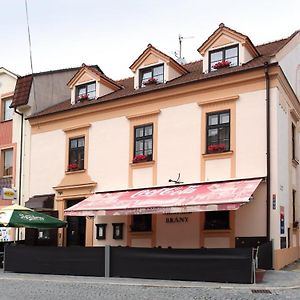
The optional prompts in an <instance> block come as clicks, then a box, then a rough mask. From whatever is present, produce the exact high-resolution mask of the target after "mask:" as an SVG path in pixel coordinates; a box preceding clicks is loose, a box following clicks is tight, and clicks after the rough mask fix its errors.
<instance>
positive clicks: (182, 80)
mask: <svg viewBox="0 0 300 300" xmlns="http://www.w3.org/2000/svg"><path fill="white" fill-rule="evenodd" d="M294 35H295V33H294V34H293V35H292V36H290V37H288V38H286V39H282V40H279V41H275V42H271V43H267V44H263V45H259V46H257V50H258V51H259V53H260V54H261V55H260V56H259V57H256V58H254V59H252V60H251V61H249V62H247V63H245V64H243V65H241V66H236V67H231V68H224V69H219V70H217V71H214V72H209V73H203V62H202V60H200V61H195V62H192V63H187V64H185V65H184V67H185V68H186V69H187V70H188V71H189V73H187V74H184V75H182V76H180V77H178V78H175V79H173V80H171V81H169V82H167V83H163V84H158V85H149V86H146V87H144V88H140V89H137V90H135V89H134V84H133V77H130V78H126V79H122V80H119V81H116V83H117V84H119V85H121V86H123V89H120V90H118V91H115V92H113V93H110V94H108V95H105V96H102V97H100V98H98V99H96V100H93V101H87V102H80V103H76V104H74V105H72V104H71V101H70V100H67V101H64V102H61V103H59V104H57V105H54V106H52V107H49V108H47V109H45V110H43V111H41V112H39V113H37V114H34V115H32V116H30V117H29V118H35V117H40V116H45V115H48V114H53V113H60V112H64V111H68V110H72V109H80V108H81V107H83V106H89V105H97V104H99V103H103V102H106V101H112V100H117V99H122V98H125V97H130V96H135V95H141V94H145V93H149V92H155V91H159V90H162V89H165V88H171V87H175V86H179V85H182V84H191V83H196V82H199V81H202V80H208V79H211V78H218V77H220V76H226V75H230V74H234V73H238V72H243V71H247V70H251V69H255V68H259V67H263V66H264V63H265V62H266V61H268V62H269V60H270V57H271V56H273V55H274V54H276V53H277V52H278V51H279V50H280V49H281V48H282V47H284V45H286V44H287V43H288V41H290V40H291V38H292V37H293V36H294Z"/></svg>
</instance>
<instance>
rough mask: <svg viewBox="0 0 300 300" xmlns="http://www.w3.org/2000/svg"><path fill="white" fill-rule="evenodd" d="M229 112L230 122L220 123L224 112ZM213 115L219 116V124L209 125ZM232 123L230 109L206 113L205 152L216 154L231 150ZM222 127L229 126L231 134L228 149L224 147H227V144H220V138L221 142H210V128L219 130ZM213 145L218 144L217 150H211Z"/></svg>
mask: <svg viewBox="0 0 300 300" xmlns="http://www.w3.org/2000/svg"><path fill="white" fill-rule="evenodd" d="M227 113H228V114H229V122H228V123H224V124H220V122H219V121H220V116H221V115H222V114H227ZM212 115H217V116H218V124H216V125H209V117H210V116H212ZM230 123H231V112H230V109H229V110H222V111H216V112H209V113H206V147H205V148H206V151H205V154H215V153H224V152H229V151H230V146H231V144H230ZM220 127H227V128H229V130H228V131H229V133H228V134H229V136H228V139H229V146H228V149H224V148H225V147H226V144H224V143H221V144H220V140H219V138H218V142H219V144H211V145H209V144H208V139H209V135H208V132H209V130H210V129H217V130H218V131H219V129H220ZM218 136H219V132H218ZM213 146H216V147H215V148H216V150H210V149H209V148H210V147H213Z"/></svg>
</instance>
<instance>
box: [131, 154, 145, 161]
mask: <svg viewBox="0 0 300 300" xmlns="http://www.w3.org/2000/svg"><path fill="white" fill-rule="evenodd" d="M143 161H148V157H147V156H146V155H136V156H135V157H134V158H133V160H132V162H133V163H139V162H143Z"/></svg>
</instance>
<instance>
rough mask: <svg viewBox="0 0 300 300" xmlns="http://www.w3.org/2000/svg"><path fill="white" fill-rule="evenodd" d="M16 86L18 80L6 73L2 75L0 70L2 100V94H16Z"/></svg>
mask: <svg viewBox="0 0 300 300" xmlns="http://www.w3.org/2000/svg"><path fill="white" fill-rule="evenodd" d="M15 86H16V78H14V77H12V76H9V75H8V74H6V73H1V69H0V98H1V95H2V94H6V93H11V92H14V90H15Z"/></svg>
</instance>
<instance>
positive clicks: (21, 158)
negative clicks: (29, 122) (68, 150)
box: [14, 107, 24, 240]
mask: <svg viewBox="0 0 300 300" xmlns="http://www.w3.org/2000/svg"><path fill="white" fill-rule="evenodd" d="M14 112H15V113H16V114H18V115H19V116H21V118H22V119H21V138H20V167H19V191H18V204H19V205H21V195H22V193H21V192H22V173H23V128H24V114H22V113H20V112H18V111H17V108H16V107H15V108H14ZM17 231H18V233H17V236H18V240H19V239H20V236H19V234H20V230H19V228H17Z"/></svg>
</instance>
